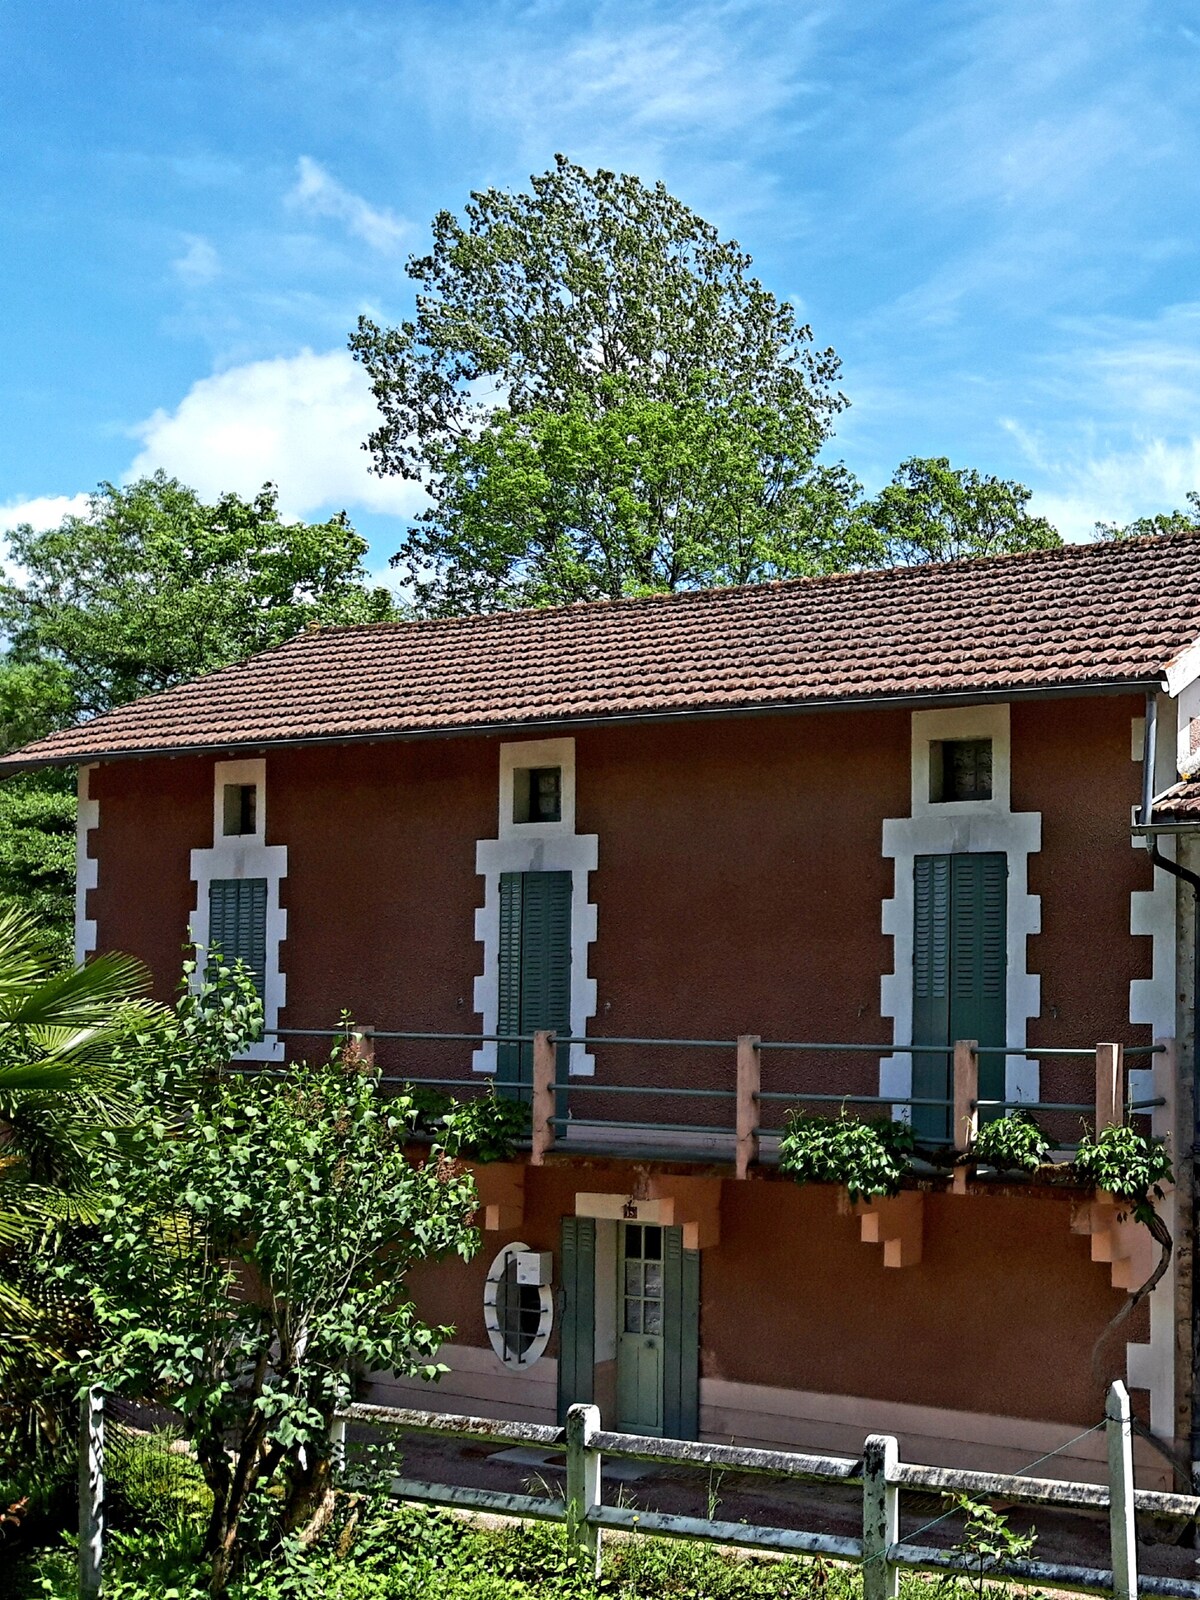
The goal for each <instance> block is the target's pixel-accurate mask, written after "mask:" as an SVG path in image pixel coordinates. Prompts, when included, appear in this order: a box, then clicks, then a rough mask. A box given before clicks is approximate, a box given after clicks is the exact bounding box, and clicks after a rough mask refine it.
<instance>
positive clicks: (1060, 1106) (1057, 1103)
mask: <svg viewBox="0 0 1200 1600" xmlns="http://www.w3.org/2000/svg"><path fill="white" fill-rule="evenodd" d="M971 1104H972V1105H973V1106H976V1107H978V1109H979V1110H981V1111H983V1110H988V1111H990V1110H993V1109H994V1108H995V1107H996V1106H1003V1107H1004V1108H1005V1109H1011V1110H1017V1109H1019V1110H1021V1111H1095V1109H1096V1102H1095V1101H1094V1100H972V1101H971Z"/></svg>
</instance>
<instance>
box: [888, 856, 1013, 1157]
mask: <svg viewBox="0 0 1200 1600" xmlns="http://www.w3.org/2000/svg"><path fill="white" fill-rule="evenodd" d="M1007 911H1008V859H1007V857H1006V856H1004V855H1003V854H1001V853H999V852H986V853H984V852H981V853H978V854H964V855H944V856H918V857H917V858H916V860H915V861H914V863H913V1043H914V1044H930V1045H932V1044H938V1045H944V1046H945V1045H952V1044H953V1043H954V1041H955V1040H956V1039H977V1040H978V1041H979V1043H980V1044H981V1045H985V1046H986V1045H992V1046H994V1045H1004V1044H1005V1043H1006V1042H1007V1040H1006V1026H1005V1024H1006V1011H1005V990H1006V987H1007V977H1008V917H1007ZM1004 1065H1005V1064H1004V1058H1003V1056H1001V1055H987V1056H983V1057H981V1059H980V1062H979V1098H980V1099H981V1100H1001V1099H1003V1098H1004V1079H1005V1073H1004ZM952 1081H953V1074H952V1063H951V1058H950V1056H949V1054H948V1052H946V1051H945V1050H942V1051H938V1052H936V1053H931V1054H929V1055H921V1054H917V1055H914V1057H913V1091H912V1092H913V1095H914V1097H915V1098H920V1099H925V1098H928V1099H943V1100H949V1099H950V1098H951V1095H952V1093H953V1090H952ZM951 1115H952V1113H951V1109H950V1107H949V1106H946V1107H942V1106H914V1107H913V1126H914V1128H915V1129H916V1132H917V1134H918V1136H919V1137H920V1138H922V1139H926V1140H929V1141H935V1142H943V1141H946V1140H949V1139H950V1136H951V1131H952V1130H951V1127H950V1122H951ZM982 1115H983V1117H984V1118H985V1119H986V1118H988V1117H989V1116H994V1115H996V1113H995V1112H994V1111H993V1112H990V1113H989V1112H984V1113H982Z"/></svg>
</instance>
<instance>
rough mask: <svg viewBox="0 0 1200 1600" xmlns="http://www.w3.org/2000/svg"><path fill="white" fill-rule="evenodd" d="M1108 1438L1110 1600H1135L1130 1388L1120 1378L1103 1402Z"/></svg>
mask: <svg viewBox="0 0 1200 1600" xmlns="http://www.w3.org/2000/svg"><path fill="white" fill-rule="evenodd" d="M1104 1415H1105V1417H1106V1418H1107V1421H1106V1422H1105V1425H1104V1432H1105V1434H1106V1436H1107V1440H1108V1536H1109V1542H1110V1545H1111V1548H1112V1571H1113V1600H1137V1592H1138V1575H1137V1526H1136V1523H1135V1522H1134V1515H1133V1510H1134V1508H1133V1420H1132V1415H1131V1412H1130V1409H1129V1391H1128V1389H1126V1387H1125V1385H1124V1384H1123V1383H1122V1382H1121V1380H1120V1378H1117V1379H1115V1380H1114V1382H1113V1383H1112V1384H1111V1385H1110V1387H1109V1391H1108V1396H1107V1398H1106V1400H1105V1402H1104Z"/></svg>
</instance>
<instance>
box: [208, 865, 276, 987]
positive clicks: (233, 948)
mask: <svg viewBox="0 0 1200 1600" xmlns="http://www.w3.org/2000/svg"><path fill="white" fill-rule="evenodd" d="M208 943H209V948H210V949H212V948H217V949H219V950H220V952H221V955H222V956H223V957H224V959H225V960H226V961H243V962H245V964H246V966H247V967H249V969H250V971H251V972H252V973H253V974H254V983H255V987H256V988H257V989H258V992H259V994H260V995H262V994H263V993H264V992H265V990H266V984H267V880H266V879H265V878H214V879H213V880H212V882H211V883H210V884H209V886H208Z"/></svg>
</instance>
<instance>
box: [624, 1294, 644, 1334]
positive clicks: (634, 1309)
mask: <svg viewBox="0 0 1200 1600" xmlns="http://www.w3.org/2000/svg"><path fill="white" fill-rule="evenodd" d="M641 1331H642V1302H641V1301H640V1300H634V1299H627V1300H626V1302H625V1332H626V1333H641Z"/></svg>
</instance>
